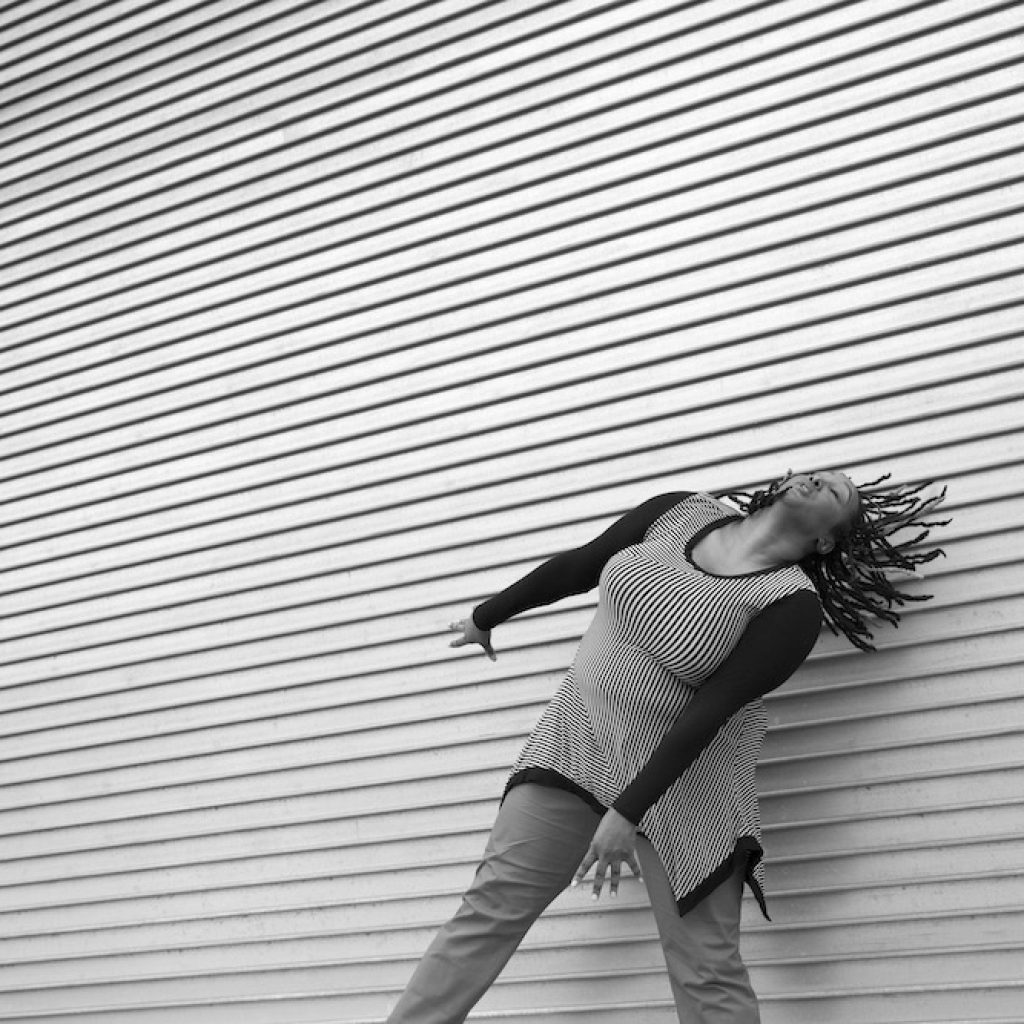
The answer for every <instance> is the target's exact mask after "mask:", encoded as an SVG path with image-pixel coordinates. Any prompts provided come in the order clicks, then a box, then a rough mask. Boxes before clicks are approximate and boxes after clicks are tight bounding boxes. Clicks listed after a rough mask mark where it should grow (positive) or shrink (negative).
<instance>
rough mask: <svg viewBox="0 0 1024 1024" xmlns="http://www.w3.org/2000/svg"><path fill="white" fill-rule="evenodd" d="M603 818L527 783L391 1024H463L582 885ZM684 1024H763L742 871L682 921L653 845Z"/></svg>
mask: <svg viewBox="0 0 1024 1024" xmlns="http://www.w3.org/2000/svg"><path fill="white" fill-rule="evenodd" d="M600 820H601V819H600V816H599V815H598V814H597V813H596V812H595V811H594V810H593V808H591V807H590V806H589V805H588V804H587V803H586V802H584V801H583V800H581V799H580V798H579V797H578V796H576V795H574V794H573V793H569V792H566V791H564V790H560V789H555V788H552V787H549V786H539V785H535V784H533V783H525V784H523V785H519V786H516V787H514V788H513V789H512V790H511V791H510V792H509V793H508V795H507V796H506V797H505V800H504V802H503V804H502V806H501V810H500V811H499V812H498V818H497V821H496V822H495V824H494V828H493V830H492V832H491V836H490V839H489V841H488V843H487V848H486V850H485V852H484V859H483V862H482V863H481V864H480V867H479V868H478V869H477V873H476V877H475V878H474V880H473V884H472V885H471V886H470V888H469V891H468V892H467V893H466V895H465V897H464V898H463V901H462V906H461V907H460V908H459V910H458V911H457V912H456V914H455V916H454V917H453V918H452V919H451V920H450V921H449V922H448V923H447V924H445V925H444V926H443V927H442V928H441V930H440V932H438V934H437V936H436V937H435V939H434V941H433V942H432V943H431V945H430V947H429V948H428V949H427V952H426V953H425V954H424V956H423V959H422V960H421V961H420V964H419V966H418V967H417V968H416V970H415V972H414V973H413V976H412V978H411V979H410V981H409V984H408V986H407V987H406V989H405V992H404V993H403V994H402V996H401V998H400V999H399V1001H398V1004H397V1005H396V1006H395V1008H394V1010H393V1011H392V1013H391V1016H390V1017H389V1018H388V1024H460V1022H461V1021H463V1020H465V1018H466V1015H467V1014H468V1013H469V1011H470V1010H471V1009H472V1008H473V1006H474V1005H476V1002H477V1001H478V1000H479V999H480V997H481V996H482V995H483V994H484V993H485V992H486V991H487V989H488V988H489V987H490V985H491V984H492V982H493V981H494V979H495V978H496V977H497V976H498V974H499V973H500V972H501V970H502V968H503V967H504V966H505V964H506V963H507V962H508V960H509V958H510V957H511V956H512V954H513V952H514V951H515V949H516V947H517V946H518V945H519V943H520V942H521V941H522V938H523V936H524V935H525V934H526V932H527V931H528V930H529V928H530V926H531V925H532V924H533V922H534V921H536V919H537V918H538V917H539V916H540V914H541V912H542V911H543V910H544V908H545V907H547V905H548V904H549V903H550V902H551V901H552V900H553V899H554V898H555V897H556V896H557V895H558V894H559V893H560V892H561V891H562V890H563V889H564V888H565V887H566V886H567V885H568V884H569V883H570V882H571V881H572V877H573V875H574V874H575V873H576V869H577V868H578V867H579V864H580V861H581V860H583V857H584V855H585V854H586V852H587V848H588V847H589V845H590V840H591V838H592V837H593V834H594V830H595V829H596V828H597V825H598V822H599V821H600ZM637 853H638V856H639V859H640V866H641V869H642V870H643V873H644V881H645V882H646V884H647V891H648V894H649V896H650V900H651V906H652V908H653V910H654V916H655V919H656V921H657V924H658V931H659V934H660V936H661V944H662V948H663V949H664V951H665V963H666V965H667V967H668V974H669V979H670V981H671V983H672V994H673V996H674V997H675V1003H676V1011H677V1013H678V1015H679V1020H680V1022H681V1024H759V1022H760V1019H761V1018H760V1016H759V1014H758V1010H757V999H756V997H755V996H754V992H753V990H752V989H751V987H750V980H749V978H748V976H747V970H746V968H745V967H744V965H743V961H742V960H741V959H740V953H739V921H740V901H741V896H742V890H743V878H742V875H741V873H740V872H737V873H736V874H734V875H733V876H732V878H730V879H729V880H728V881H726V882H724V883H723V884H722V885H720V886H719V887H718V888H717V889H715V890H714V891H713V892H712V893H711V894H710V895H708V896H707V897H705V898H704V899H703V900H701V902H700V903H698V904H697V906H696V907H694V908H693V909H692V910H691V911H689V913H687V914H686V915H685V916H684V917H680V916H679V914H678V912H677V909H676V905H675V900H674V897H673V895H672V890H671V887H670V885H669V881H668V879H667V877H666V876H665V870H664V868H663V867H662V865H661V861H660V860H659V858H658V855H657V854H656V853H655V852H654V849H653V848H652V847H651V845H650V843H648V842H647V840H646V839H643V838H641V839H640V840H639V842H638V844H637Z"/></svg>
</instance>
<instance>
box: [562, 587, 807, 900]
mask: <svg viewBox="0 0 1024 1024" xmlns="http://www.w3.org/2000/svg"><path fill="white" fill-rule="evenodd" d="M821 621H822V614H821V605H820V603H819V601H818V598H817V597H816V596H815V595H814V594H812V593H811V592H810V591H806V590H804V591H799V592H797V593H796V594H791V595H790V596H788V597H784V598H781V599H780V600H778V601H775V602H774V603H772V604H771V605H769V606H768V607H767V608H766V609H765V610H764V611H762V612H760V613H759V614H758V615H757V616H755V617H754V619H752V620H751V622H750V624H749V625H748V626H747V628H746V630H745V631H744V633H743V636H742V637H741V638H740V640H739V642H738V643H737V644H736V646H735V647H734V648H733V650H732V652H731V653H730V654H729V656H728V657H727V658H726V659H725V661H724V662H723V663H722V664H721V665H720V666H719V667H718V668H717V669H716V670H715V671H714V672H713V673H712V674H711V675H710V676H709V677H708V678H707V680H706V681H705V682H704V683H702V684H701V686H700V688H699V689H698V690H697V691H696V693H695V694H694V695H693V698H692V699H691V700H690V702H689V704H687V706H686V710H685V712H684V713H683V714H682V715H680V716H679V718H677V719H676V721H675V723H674V724H673V726H672V728H671V729H670V730H669V731H668V733H666V735H665V737H664V738H663V739H662V741H661V742H660V743H659V744H658V746H657V747H656V748H655V750H654V753H653V754H652V755H651V757H650V758H649V760H648V761H647V764H646V765H644V767H643V768H642V769H641V771H640V772H639V773H638V774H637V776H636V778H635V779H633V781H632V782H631V783H630V784H629V785H628V786H627V787H626V788H625V789H624V790H623V791H622V793H621V794H620V795H619V798H618V799H617V800H616V801H615V803H614V804H613V805H612V808H611V810H609V811H608V812H607V813H606V814H605V816H604V818H603V819H602V821H601V824H600V825H599V826H598V830H597V832H596V833H595V835H594V839H593V842H592V843H591V846H590V850H589V851H588V853H587V856H586V857H585V858H584V859H583V862H582V863H581V864H580V869H579V871H578V872H577V874H576V880H577V881H579V880H580V879H582V877H583V876H584V875H585V874H586V873H587V871H588V870H589V868H590V866H591V865H592V864H597V866H598V870H597V875H596V877H595V881H594V892H595V895H596V894H598V893H600V890H601V886H602V885H603V881H604V874H605V870H606V869H610V871H611V875H612V882H613V889H612V891H613V894H614V890H615V889H616V888H617V887H618V885H617V882H618V877H619V871H620V866H621V862H622V861H623V860H625V861H626V862H627V863H630V864H631V867H632V865H633V863H635V862H634V861H633V860H632V857H631V856H630V857H626V856H624V855H623V854H624V851H625V849H626V848H627V847H628V848H629V850H630V851H631V850H632V841H633V838H634V837H635V832H636V825H637V824H638V823H639V821H640V819H641V818H642V817H643V816H644V813H645V812H646V811H647V809H648V808H649V807H650V806H651V805H652V804H653V803H654V802H655V801H656V800H657V799H658V797H660V796H661V795H662V793H664V792H665V790H666V789H668V787H669V786H671V785H672V783H673V782H675V781H676V779H678V778H679V776H680V775H682V774H683V772H684V771H686V769H687V768H689V767H690V765H691V764H693V762H694V761H695V760H696V759H697V758H698V757H699V756H700V753H701V751H703V750H704V748H705V747H706V746H707V745H708V744H709V743H710V742H711V740H712V739H713V738H714V736H715V734H716V733H717V732H718V730H719V729H720V728H721V727H722V726H723V725H724V724H725V723H726V722H727V721H728V720H729V719H730V718H731V717H732V716H733V715H734V714H735V713H736V712H737V711H739V710H740V708H742V707H743V706H744V705H746V704H749V703H750V702H751V701H754V700H757V699H758V698H759V697H763V696H764V695H765V694H766V693H770V692H771V691H772V690H774V689H776V688H777V687H779V686H781V685H782V684H783V683H784V682H785V681H786V680H787V679H788V678H789V677H790V676H791V675H792V674H793V673H794V672H795V671H796V670H797V668H798V667H799V666H800V665H801V664H802V663H803V661H804V660H805V659H806V657H807V655H808V654H810V652H811V649H812V648H813V647H814V644H815V642H816V641H817V639H818V633H819V632H820V630H821ZM634 873H636V872H635V871H634ZM574 884H575V883H574Z"/></svg>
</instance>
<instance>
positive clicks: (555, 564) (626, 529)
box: [452, 491, 692, 659]
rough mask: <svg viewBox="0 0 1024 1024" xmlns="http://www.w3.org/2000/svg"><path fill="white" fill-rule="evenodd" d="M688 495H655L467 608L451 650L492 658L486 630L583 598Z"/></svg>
mask: <svg viewBox="0 0 1024 1024" xmlns="http://www.w3.org/2000/svg"><path fill="white" fill-rule="evenodd" d="M691 493H692V492H689V491H674V492H671V493H669V494H659V495H658V496H657V497H655V498H650V499H649V500H648V501H645V502H644V503H643V504H642V505H638V506H637V507H636V508H634V509H633V510H632V511H631V512H627V513H626V514H625V515H624V516H622V517H621V518H620V519H618V520H617V521H616V522H615V523H613V524H612V525H611V526H609V527H608V529H607V530H605V531H604V533H602V534H601V535H600V536H598V537H595V538H594V539H593V540H592V541H590V542H589V543H588V544H584V545H582V546H581V547H578V548H572V549H571V550H569V551H563V552H561V553H560V554H557V555H555V556H554V557H553V558H549V559H548V560H547V561H546V562H543V563H541V564H540V565H539V566H537V568H536V569H534V570H533V571H532V572H530V573H528V574H527V575H526V576H524V577H522V579H520V580H517V581H516V582H515V583H513V584H512V585H511V586H509V587H506V588H505V589H504V590H502V591H501V592H500V593H498V594H495V595H494V597H492V598H490V599H488V600H487V601H484V602H483V603H482V604H478V605H477V606H476V608H474V609H473V612H472V615H471V619H470V621H468V622H466V621H464V622H462V623H453V626H452V628H459V629H462V630H463V631H464V633H465V635H464V637H463V638H462V639H461V640H456V641H453V642H452V646H453V647H460V646H462V645H463V644H465V643H479V644H480V645H481V646H482V647H483V648H484V650H485V651H487V652H488V655H489V656H490V657H491V658H492V659H493V656H494V652H493V650H491V649H490V633H491V630H492V629H493V628H494V627H495V626H498V625H500V624H501V623H502V622H507V621H508V620H509V619H511V618H512V617H513V616H514V615H518V614H519V613H520V612H524V611H526V610H527V609H529V608H539V607H541V606H542V605H548V604H552V603H554V602H555V601H559V600H561V599H562V598H563V597H568V596H569V595H571V594H585V593H586V592H587V591H588V590H593V588H594V587H596V586H597V581H598V579H599V577H600V575H601V570H602V569H603V568H604V566H605V563H606V562H607V561H608V559H609V558H611V557H612V555H614V554H615V553H616V552H618V551H621V550H622V549H623V548H627V547H629V546H630V545H631V544H639V543H640V541H642V540H643V539H644V534H646V533H647V530H648V528H649V527H650V526H651V524H652V523H653V522H654V521H655V520H656V519H657V518H658V517H659V516H661V515H663V514H664V513H665V512H667V511H668V510H669V509H670V508H672V507H673V506H674V505H677V504H678V503H679V502H680V501H682V500H684V499H685V498H687V497H689V496H690V494H691Z"/></svg>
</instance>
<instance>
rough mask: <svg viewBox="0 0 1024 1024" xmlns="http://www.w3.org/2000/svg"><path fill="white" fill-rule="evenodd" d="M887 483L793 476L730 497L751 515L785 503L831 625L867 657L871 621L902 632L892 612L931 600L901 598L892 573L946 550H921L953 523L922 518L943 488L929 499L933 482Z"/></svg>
mask: <svg viewBox="0 0 1024 1024" xmlns="http://www.w3.org/2000/svg"><path fill="white" fill-rule="evenodd" d="M888 479H889V477H888V475H886V476H883V477H880V478H879V479H877V480H873V481H871V482H870V483H867V484H862V485H860V486H857V485H856V484H854V482H853V481H852V480H851V479H850V478H849V477H848V476H846V475H845V474H844V473H839V472H836V471H834V470H825V471H822V472H819V473H802V474H797V475H794V474H792V473H787V474H786V475H785V476H783V477H780V478H779V479H778V480H775V481H773V482H772V483H771V484H769V485H768V487H767V488H766V489H765V490H762V491H754V492H753V493H749V494H748V493H740V494H732V495H730V497H732V498H733V499H734V500H736V501H737V502H738V503H739V504H740V507H741V508H743V510H744V511H746V512H748V513H753V512H757V511H759V510H760V509H763V508H767V507H768V506H770V505H776V504H777V503H783V502H784V503H785V504H786V511H787V516H788V517H789V518H795V519H796V521H798V522H799V523H801V524H803V526H804V527H805V531H806V534H807V536H808V541H809V542H808V551H807V554H806V555H805V556H804V558H802V559H801V561H800V566H801V568H803V569H804V571H805V572H806V573H807V574H808V576H810V578H811V580H812V581H813V583H814V585H815V588H816V589H817V591H818V595H819V597H820V598H821V603H822V608H823V609H824V612H825V621H826V622H827V623H828V626H829V628H830V629H831V630H832V632H833V633H836V634H839V633H842V634H843V635H844V636H845V637H846V638H847V639H848V640H849V641H850V643H852V644H853V645H854V646H855V647H859V648H860V649H861V650H874V646H873V644H871V643H870V641H871V639H872V633H871V630H870V629H869V628H868V624H867V621H866V618H867V617H877V618H881V619H883V620H885V621H886V622H889V623H891V624H892V625H894V626H897V625H899V618H900V616H899V613H898V612H896V611H895V610H894V606H901V605H903V604H904V603H905V602H907V601H926V600H928V597H929V596H930V595H924V594H914V595H911V594H906V593H904V592H902V591H900V590H899V589H898V588H897V587H896V586H895V584H894V583H893V581H892V579H891V578H890V576H889V574H890V573H892V572H893V571H896V572H903V573H911V574H915V570H916V568H917V566H919V565H921V564H923V563H924V562H930V561H931V560H932V559H933V558H937V557H938V556H939V555H941V554H943V552H942V550H941V549H940V548H932V549H931V550H922V549H920V547H919V545H920V544H921V543H922V542H923V541H924V540H925V539H926V538H927V537H928V535H929V533H930V530H931V528H932V527H934V526H944V525H946V523H947V522H948V520H945V521H943V522H926V521H925V519H924V517H926V516H927V515H928V514H929V513H930V512H931V511H932V510H933V509H934V508H935V507H936V506H937V505H938V504H939V503H940V502H941V501H942V500H943V498H944V497H945V494H946V492H945V489H943V490H942V492H941V493H939V494H935V495H933V496H932V497H923V496H922V492H924V491H925V490H926V489H927V488H929V487H931V486H932V484H931V482H930V481H929V482H926V483H922V484H919V485H917V486H915V487H881V486H879V485H881V484H883V483H884V482H885V481H886V480H888ZM908 530H912V531H915V532H913V533H912V534H907V533H906V532H905V531H908ZM897 534H900V536H899V537H897V536H896V535H897Z"/></svg>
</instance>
